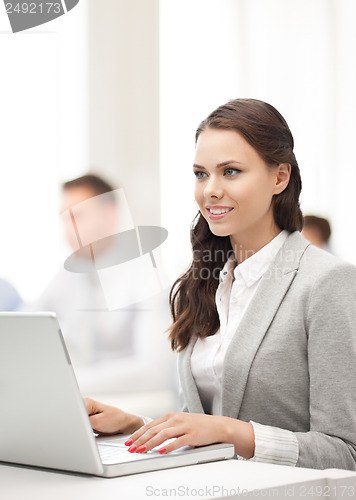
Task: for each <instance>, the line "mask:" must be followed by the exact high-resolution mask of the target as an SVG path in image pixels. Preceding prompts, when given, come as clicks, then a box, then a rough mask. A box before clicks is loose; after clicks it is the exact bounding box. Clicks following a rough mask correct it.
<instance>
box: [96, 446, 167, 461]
mask: <svg viewBox="0 0 356 500" xmlns="http://www.w3.org/2000/svg"><path fill="white" fill-rule="evenodd" d="M98 449H99V454H100V458H101V461H102V463H103V464H104V465H109V464H117V463H121V462H129V461H133V460H142V459H148V458H152V457H155V456H156V457H157V455H158V456H160V454H159V453H158V452H157V451H154V450H152V451H148V452H146V453H130V452H129V451H127V446H125V445H119V444H115V445H109V444H98Z"/></svg>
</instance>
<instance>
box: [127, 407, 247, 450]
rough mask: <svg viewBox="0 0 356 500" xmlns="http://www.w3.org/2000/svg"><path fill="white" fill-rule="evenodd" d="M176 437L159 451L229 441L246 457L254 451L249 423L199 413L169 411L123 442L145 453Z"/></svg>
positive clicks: (132, 448) (131, 448)
mask: <svg viewBox="0 0 356 500" xmlns="http://www.w3.org/2000/svg"><path fill="white" fill-rule="evenodd" d="M172 438H175V439H174V441H172V442H170V443H169V444H166V445H164V446H163V447H161V448H160V449H159V450H158V451H159V452H160V453H169V452H170V451H173V450H176V449H178V448H181V447H182V446H204V445H207V444H212V443H231V444H234V445H235V451H236V453H238V454H239V455H241V456H244V457H245V458H251V457H252V456H253V454H254V432H253V427H252V424H249V423H247V422H242V421H241V420H236V419H233V418H229V417H221V416H213V415H205V414H198V413H175V412H172V413H168V414H167V415H164V416H163V417H161V418H158V419H157V420H154V421H153V422H150V423H149V424H147V425H145V426H143V427H142V428H141V429H139V430H138V431H136V432H135V433H134V434H132V436H131V437H130V439H128V440H127V441H126V443H125V444H126V445H127V446H129V447H130V448H129V451H131V452H134V451H137V452H139V453H140V452H144V451H149V450H152V448H155V447H156V446H160V445H161V444H162V443H163V442H164V441H166V440H168V439H172Z"/></svg>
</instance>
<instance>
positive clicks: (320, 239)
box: [302, 215, 331, 252]
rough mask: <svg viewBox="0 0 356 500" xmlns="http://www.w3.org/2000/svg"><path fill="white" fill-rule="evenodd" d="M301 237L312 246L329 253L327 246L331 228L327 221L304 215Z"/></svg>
mask: <svg viewBox="0 0 356 500" xmlns="http://www.w3.org/2000/svg"><path fill="white" fill-rule="evenodd" d="M302 235H303V236H304V238H305V239H307V240H308V241H310V243H311V244H312V245H315V246H316V247H319V248H323V249H324V250H327V251H328V252H330V251H331V250H330V246H329V240H330V236H331V228H330V223H329V221H328V220H327V219H324V218H323V217H317V216H316V215H305V217H304V227H303V231H302Z"/></svg>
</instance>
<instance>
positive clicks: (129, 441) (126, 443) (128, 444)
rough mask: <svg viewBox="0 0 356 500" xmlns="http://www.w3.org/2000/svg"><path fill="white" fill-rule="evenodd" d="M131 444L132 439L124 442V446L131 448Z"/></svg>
mask: <svg viewBox="0 0 356 500" xmlns="http://www.w3.org/2000/svg"><path fill="white" fill-rule="evenodd" d="M132 443H133V441H132V439H128V440H127V441H126V442H125V446H131V445H132Z"/></svg>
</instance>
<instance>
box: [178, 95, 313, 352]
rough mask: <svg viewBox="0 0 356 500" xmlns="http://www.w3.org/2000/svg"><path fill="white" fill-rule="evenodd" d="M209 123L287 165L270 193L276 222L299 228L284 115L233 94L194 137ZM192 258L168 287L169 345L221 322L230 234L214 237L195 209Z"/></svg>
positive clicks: (297, 182) (297, 186)
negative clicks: (281, 185)
mask: <svg viewBox="0 0 356 500" xmlns="http://www.w3.org/2000/svg"><path fill="white" fill-rule="evenodd" d="M207 127H209V128H216V129H225V130H229V129H230V130H235V131H236V132H238V133H239V134H240V135H241V136H242V137H243V138H244V139H245V140H246V141H247V142H248V143H249V144H250V145H251V146H252V147H253V148H254V149H255V150H256V151H257V153H258V154H259V155H260V156H261V158H262V159H263V160H264V161H265V162H266V164H267V166H268V167H270V168H274V167H275V166H276V165H279V164H281V163H289V164H290V165H291V176H290V180H289V183H288V186H287V187H286V188H285V189H284V191H282V192H281V193H279V194H277V195H274V196H273V200H272V203H273V215H274V220H275V222H276V224H277V226H278V227H279V228H280V229H286V230H287V231H296V230H299V231H300V230H301V229H302V227H303V215H302V212H301V210H300V206H299V195H300V191H301V188H302V181H301V178H300V172H299V167H298V163H297V160H296V158H295V155H294V152H293V147H294V140H293V136H292V133H291V131H290V130H289V127H288V125H287V122H286V121H285V119H284V118H283V116H282V115H281V114H280V113H279V112H278V111H277V110H276V109H275V108H274V107H273V106H271V105H270V104H267V103H265V102H263V101H259V100H256V99H235V100H232V101H229V102H228V103H226V104H224V105H222V106H220V107H219V108H217V109H216V110H215V111H213V112H212V113H211V114H210V115H209V116H208V117H207V118H206V119H205V120H203V121H202V122H201V124H200V125H199V127H198V129H197V131H196V135H195V141H197V140H198V137H199V135H200V134H201V133H202V132H203V130H205V129H206V128H207ZM190 239H191V245H192V250H193V260H192V263H191V265H190V267H189V269H188V270H187V271H186V272H185V273H184V274H183V275H182V276H180V277H179V278H178V279H177V280H176V281H175V283H174V284H173V286H172V289H171V291H170V295H169V302H170V307H171V313H172V317H173V323H172V325H171V327H170V334H169V338H170V340H171V346H172V349H173V350H177V351H181V350H182V349H184V348H185V347H186V346H187V345H188V343H189V340H190V338H191V337H192V336H195V335H196V336H199V337H201V338H204V337H208V336H210V335H214V333H216V332H217V330H218V329H219V326H220V322H219V316H218V312H217V309H216V304H215V293H216V289H217V287H218V285H219V275H220V271H221V270H222V268H223V267H224V265H225V263H226V261H227V259H228V258H229V256H230V255H231V254H232V253H233V251H232V247H231V243H230V237H229V236H224V237H221V236H215V235H214V234H213V233H212V232H211V231H210V228H209V225H208V223H207V222H206V220H205V219H204V217H203V216H202V215H201V213H200V212H198V214H197V216H196V217H195V219H194V221H193V223H192V226H191V232H190Z"/></svg>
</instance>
